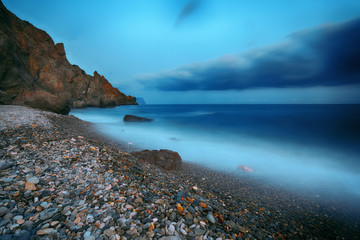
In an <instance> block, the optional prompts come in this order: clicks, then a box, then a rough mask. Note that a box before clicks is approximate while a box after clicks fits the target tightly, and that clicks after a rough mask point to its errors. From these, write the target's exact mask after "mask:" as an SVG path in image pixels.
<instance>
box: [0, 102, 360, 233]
mask: <svg viewBox="0 0 360 240" xmlns="http://www.w3.org/2000/svg"><path fill="white" fill-rule="evenodd" d="M0 120H1V123H0V157H1V161H2V162H1V164H0V166H2V165H4V164H5V165H4V166H6V167H3V168H1V169H0V183H1V184H0V239H88V240H90V239H94V240H95V239H359V236H360V231H359V227H358V221H357V219H354V218H350V217H349V216H347V215H346V214H344V212H343V211H342V210H341V209H336V210H334V209H332V208H331V207H329V206H327V205H323V204H321V203H320V202H316V201H313V200H311V199H307V198H305V197H302V196H300V195H297V194H292V193H289V192H285V191H283V190H280V189H276V188H273V187H269V186H265V185H262V184H260V183H258V182H256V181H253V180H249V179H244V178H236V177H234V176H231V175H228V174H223V173H220V172H215V171H211V170H209V169H205V168H202V167H200V166H197V165H193V164H187V163H184V164H183V166H182V169H181V170H179V171H171V172H169V171H165V170H162V169H159V168H157V167H156V166H153V165H150V164H149V163H146V162H141V161H139V160H138V159H136V158H135V157H133V156H131V155H130V154H129V153H127V152H125V150H124V149H126V148H124V147H122V145H121V144H118V143H116V142H114V141H112V140H110V139H107V138H104V137H102V136H101V135H99V134H98V133H96V132H95V131H93V129H92V125H91V124H90V123H87V122H84V121H81V120H79V119H77V118H76V117H73V116H63V115H57V114H53V113H48V112H43V111H39V110H33V109H30V108H26V107H19V106H0Z"/></svg>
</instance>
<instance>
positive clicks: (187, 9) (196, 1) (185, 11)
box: [174, 0, 201, 27]
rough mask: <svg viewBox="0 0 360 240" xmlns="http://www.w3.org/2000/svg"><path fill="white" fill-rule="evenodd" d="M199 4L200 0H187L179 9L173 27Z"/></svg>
mask: <svg viewBox="0 0 360 240" xmlns="http://www.w3.org/2000/svg"><path fill="white" fill-rule="evenodd" d="M200 5H201V0H191V1H189V2H188V3H187V4H186V5H185V6H184V7H183V9H182V10H181V12H180V14H179V16H178V17H177V19H176V22H175V25H174V26H175V27H177V26H179V25H180V24H181V23H182V22H183V21H184V19H185V18H187V17H188V16H190V15H191V14H192V13H193V12H195V11H196V10H197V9H198V8H199V6H200Z"/></svg>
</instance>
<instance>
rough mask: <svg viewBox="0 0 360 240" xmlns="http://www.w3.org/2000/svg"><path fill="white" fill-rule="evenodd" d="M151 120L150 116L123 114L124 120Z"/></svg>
mask: <svg viewBox="0 0 360 240" xmlns="http://www.w3.org/2000/svg"><path fill="white" fill-rule="evenodd" d="M150 121H153V119H151V118H144V117H138V116H135V115H129V114H128V115H125V117H124V122H150Z"/></svg>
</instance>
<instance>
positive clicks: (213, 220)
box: [206, 212, 216, 224]
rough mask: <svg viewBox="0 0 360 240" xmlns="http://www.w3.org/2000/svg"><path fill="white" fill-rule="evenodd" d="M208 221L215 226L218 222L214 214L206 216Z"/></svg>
mask: <svg viewBox="0 0 360 240" xmlns="http://www.w3.org/2000/svg"><path fill="white" fill-rule="evenodd" d="M206 219H207V220H209V222H211V223H213V224H215V223H216V220H215V218H214V216H213V213H212V212H209V213H208V215H207V216H206Z"/></svg>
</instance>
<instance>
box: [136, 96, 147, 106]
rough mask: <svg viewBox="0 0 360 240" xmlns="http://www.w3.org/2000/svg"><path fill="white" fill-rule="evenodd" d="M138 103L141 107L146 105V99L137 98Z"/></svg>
mask: <svg viewBox="0 0 360 240" xmlns="http://www.w3.org/2000/svg"><path fill="white" fill-rule="evenodd" d="M136 102H137V104H139V105H146V102H145V99H144V98H142V97H137V98H136Z"/></svg>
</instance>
